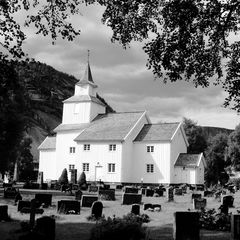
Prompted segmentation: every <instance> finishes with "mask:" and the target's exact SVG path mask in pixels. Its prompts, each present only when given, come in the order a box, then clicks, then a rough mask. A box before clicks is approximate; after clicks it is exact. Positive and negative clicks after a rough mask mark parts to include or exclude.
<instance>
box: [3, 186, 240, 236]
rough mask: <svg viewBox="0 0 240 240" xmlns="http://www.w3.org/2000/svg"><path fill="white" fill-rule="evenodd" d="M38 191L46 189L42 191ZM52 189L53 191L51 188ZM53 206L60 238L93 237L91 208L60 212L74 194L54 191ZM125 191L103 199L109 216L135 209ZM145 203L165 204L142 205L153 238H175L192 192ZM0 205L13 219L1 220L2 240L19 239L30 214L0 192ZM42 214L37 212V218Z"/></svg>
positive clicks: (211, 204) (210, 203)
mask: <svg viewBox="0 0 240 240" xmlns="http://www.w3.org/2000/svg"><path fill="white" fill-rule="evenodd" d="M20 192H21V194H22V196H23V200H27V199H32V198H34V194H35V193H36V191H27V190H24V191H23V190H22V191H21V190H20ZM37 192H44V191H43V190H39V191H37ZM48 192H49V191H48ZM51 193H52V194H53V205H52V206H51V207H49V208H47V209H44V213H43V215H44V216H52V215H54V216H55V218H56V240H60V239H69V240H77V239H78V240H79V239H81V240H85V239H88V238H89V234H90V230H91V228H92V227H93V226H94V224H95V223H94V222H89V221H87V220H86V218H87V216H89V215H90V212H91V210H90V208H81V213H80V215H62V214H58V213H57V211H56V206H57V201H59V200H63V199H71V200H73V199H74V196H68V195H67V194H64V193H60V192H56V191H53V192H51ZM234 197H235V200H234V206H235V207H234V208H230V212H232V213H237V210H240V192H239V191H238V192H237V193H236V194H235V196H234ZM121 199H122V192H121V191H117V192H116V201H102V202H103V206H104V209H103V214H104V215H105V216H106V217H108V216H110V217H112V216H113V215H115V216H116V217H121V216H123V215H126V214H127V213H129V212H130V211H131V206H130V205H121ZM142 201H143V202H144V203H155V204H161V206H162V210H161V212H149V211H143V210H142V209H143V208H142V207H141V213H146V214H147V215H148V216H149V217H150V219H151V221H150V222H149V223H147V224H145V225H146V227H147V228H148V231H149V234H150V238H151V239H152V240H153V239H161V240H164V239H172V223H173V213H174V212H176V211H187V210H188V209H191V210H192V203H191V193H189V194H185V195H184V196H175V198H174V202H167V198H166V196H164V197H158V198H157V197H145V196H144V197H143V199H142ZM0 204H1V205H2V204H8V208H9V209H8V212H9V215H10V217H11V219H12V221H11V222H1V223H0V233H1V237H0V239H1V240H7V239H8V240H15V239H18V236H19V232H18V231H17V230H19V229H20V222H21V221H27V220H29V214H21V213H19V212H17V206H14V200H9V199H4V198H3V194H2V193H1V192H0ZM219 206H220V202H218V200H216V199H214V198H213V197H209V198H207V208H215V209H216V208H218V207H219ZM41 216H42V215H36V218H39V217H41ZM200 234H201V239H204V240H210V239H214V240H225V239H226V240H227V239H230V232H221V231H207V230H201V233H200Z"/></svg>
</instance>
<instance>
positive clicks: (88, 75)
mask: <svg viewBox="0 0 240 240" xmlns="http://www.w3.org/2000/svg"><path fill="white" fill-rule="evenodd" d="M77 84H79V85H82V84H91V85H95V86H96V84H95V83H94V81H93V78H92V72H91V68H90V64H89V61H88V63H87V66H86V69H85V72H84V75H83V76H82V77H81V79H80V81H79V82H78V83H77Z"/></svg>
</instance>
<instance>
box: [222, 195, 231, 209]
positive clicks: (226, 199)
mask: <svg viewBox="0 0 240 240" xmlns="http://www.w3.org/2000/svg"><path fill="white" fill-rule="evenodd" d="M233 202H234V197H233V196H231V195H226V196H222V205H227V206H228V207H233Z"/></svg>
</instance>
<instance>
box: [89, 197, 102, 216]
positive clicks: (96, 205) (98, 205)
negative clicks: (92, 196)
mask: <svg viewBox="0 0 240 240" xmlns="http://www.w3.org/2000/svg"><path fill="white" fill-rule="evenodd" d="M102 211H103V204H102V202H100V201H95V202H93V204H92V211H91V215H93V216H94V217H95V218H96V219H98V218H101V217H102Z"/></svg>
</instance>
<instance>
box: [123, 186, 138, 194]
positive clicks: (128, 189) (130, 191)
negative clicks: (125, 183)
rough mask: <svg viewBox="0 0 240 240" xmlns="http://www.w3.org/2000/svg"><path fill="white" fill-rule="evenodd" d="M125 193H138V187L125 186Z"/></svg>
mask: <svg viewBox="0 0 240 240" xmlns="http://www.w3.org/2000/svg"><path fill="white" fill-rule="evenodd" d="M124 192H125V193H134V194H138V189H137V188H133V187H125V191H124Z"/></svg>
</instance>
